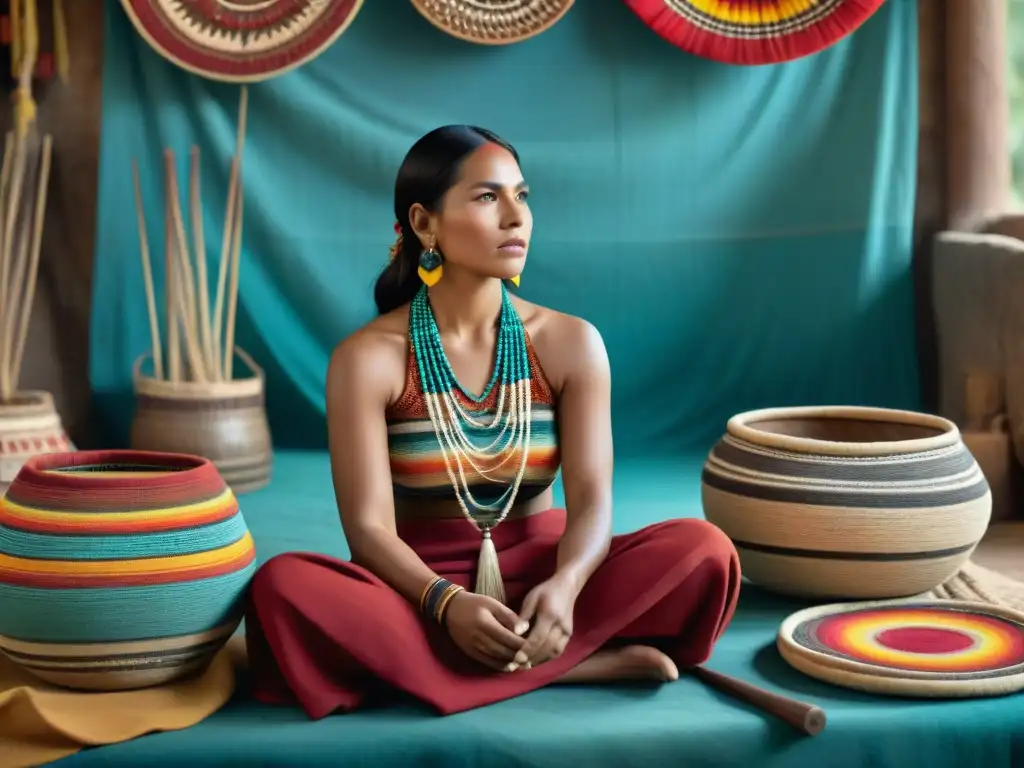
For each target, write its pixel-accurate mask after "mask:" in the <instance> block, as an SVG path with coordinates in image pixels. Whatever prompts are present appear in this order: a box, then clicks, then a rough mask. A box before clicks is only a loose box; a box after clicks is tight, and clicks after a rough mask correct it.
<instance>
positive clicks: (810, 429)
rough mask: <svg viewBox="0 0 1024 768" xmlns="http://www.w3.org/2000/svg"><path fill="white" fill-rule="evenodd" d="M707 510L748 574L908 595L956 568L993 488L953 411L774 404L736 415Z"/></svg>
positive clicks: (778, 583) (798, 588) (706, 492)
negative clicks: (948, 413)
mask: <svg viewBox="0 0 1024 768" xmlns="http://www.w3.org/2000/svg"><path fill="white" fill-rule="evenodd" d="M702 496H703V502H704V514H705V517H706V518H707V519H708V521H710V522H712V523H714V524H715V525H717V526H718V527H719V528H721V529H722V530H723V531H724V532H725V533H726V534H727V535H728V536H729V537H730V538H731V539H732V541H733V543H734V544H735V545H736V548H737V550H738V552H739V556H740V562H741V564H742V569H743V574H744V575H745V576H746V577H747V578H749V579H750V580H751V581H752V582H754V583H756V584H759V585H761V586H763V587H765V588H767V589H771V590H775V591H777V592H782V593H787V594H791V595H798V596H802V597H828V598H838V599H850V600H854V599H878V598H894V597H909V596H911V595H917V594H920V593H922V592H927V591H928V590H930V589H934V588H935V587H937V586H939V585H940V584H942V583H943V582H945V581H946V580H947V579H949V578H951V577H952V576H954V575H955V574H956V573H957V571H958V570H959V569H960V567H961V566H962V565H963V564H964V563H965V562H966V561H967V559H968V558H969V557H970V556H971V553H972V552H973V551H974V548H975V547H976V546H977V545H978V542H979V541H980V540H981V537H982V536H983V535H984V533H985V530H986V528H987V527H988V523H989V518H990V516H991V514H992V494H991V492H990V490H989V485H988V482H987V481H986V479H985V476H984V474H982V471H981V469H980V467H979V466H978V463H977V462H976V461H975V459H974V457H973V456H972V455H971V453H970V451H969V450H968V449H967V447H966V446H965V445H964V443H963V441H962V440H961V437H960V431H959V430H958V429H957V427H956V425H955V424H953V423H952V422H950V421H948V420H946V419H943V418H940V417H938V416H931V415H927V414H922V413H913V412H909V411H896V410H888V409H881V408H860V407H836V408H828V407H822V408H816V407H808V408H777V409H767V410H760V411H752V412H749V413H742V414H739V415H738V416H734V417H733V418H732V419H730V420H729V424H728V427H727V431H726V434H725V436H724V437H722V439H721V440H719V441H718V443H717V444H716V445H715V446H714V448H713V449H712V450H711V454H710V456H709V457H708V460H707V462H706V464H705V466H704V472H703V478H702Z"/></svg>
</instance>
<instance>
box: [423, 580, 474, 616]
mask: <svg viewBox="0 0 1024 768" xmlns="http://www.w3.org/2000/svg"><path fill="white" fill-rule="evenodd" d="M463 591H465V590H463V588H462V587H460V586H459V585H458V584H453V583H452V582H450V581H448V579H445V578H442V577H441V576H435V577H434V578H433V579H431V580H430V583H429V584H427V586H426V587H424V588H423V594H422V595H420V612H421V613H423V614H424V615H426V616H429V617H430V618H432V619H433V620H434V621H436V622H437V623H438V624H443V623H444V614H445V610H446V609H447V608H448V603H449V602H451V599H452V598H453V597H455V595H457V594H458V593H459V592H463Z"/></svg>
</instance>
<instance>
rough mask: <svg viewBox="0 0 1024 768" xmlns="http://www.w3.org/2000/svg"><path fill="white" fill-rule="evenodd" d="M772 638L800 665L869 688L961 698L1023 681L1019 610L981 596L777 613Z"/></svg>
mask: <svg viewBox="0 0 1024 768" xmlns="http://www.w3.org/2000/svg"><path fill="white" fill-rule="evenodd" d="M776 645H777V647H778V649H779V653H781V654H782V657H783V658H784V659H785V660H786V661H787V662H788V663H789V664H790V665H791V666H792V667H794V668H796V669H797V670H799V671H800V672H803V673H804V674H806V675H810V676H811V677H815V678H818V679H819V680H823V681H824V682H827V683H832V684H834V685H840V686H844V687H847V688H855V689H858V690H863V691H869V692H871V693H881V694H888V695H896V696H917V697H930V698H968V697H980V696H998V695H1003V694H1007V693H1014V692H1016V691H1020V690H1022V689H1024V614H1021V613H1019V612H1017V611H1013V610H1010V609H1007V608H1001V607H997V606H993V605H987V604H985V603H974V602H966V601H957V600H936V601H919V600H913V601H881V602H878V601H876V602H870V603H845V604H837V605H825V606H819V607H815V608H807V609H805V610H802V611H798V612H796V613H794V614H793V615H791V616H789V617H788V618H787V619H786V620H785V621H783V623H782V626H781V627H780V628H779V633H778V637H777V641H776Z"/></svg>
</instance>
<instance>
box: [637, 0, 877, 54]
mask: <svg viewBox="0 0 1024 768" xmlns="http://www.w3.org/2000/svg"><path fill="white" fill-rule="evenodd" d="M884 2H885V0H742V1H741V0H625V3H626V5H627V6H628V7H629V8H630V9H631V10H632V11H633V12H634V13H636V15H637V16H639V17H640V18H641V20H643V22H644V23H645V24H646V25H647V26H648V27H650V28H651V29H652V30H654V32H656V33H657V34H658V35H660V36H661V37H663V38H664V39H665V40H667V41H668V42H669V43H671V44H672V45H674V46H676V47H677V48H680V49H682V50H684V51H686V52H687V53H692V54H693V55H695V56H700V57H702V58H705V59H712V60H714V61H720V62H723V63H725V64H746V65H758V64H779V63H781V62H784V61H791V60H793V59H799V58H801V57H803V56H809V55H811V54H813V53H817V52H818V51H821V50H823V49H825V48H828V47H829V46H830V45H833V44H834V43H837V42H839V41H840V40H842V39H843V38H844V37H846V36H847V35H849V34H851V33H852V32H854V31H855V30H856V29H857V28H858V27H860V25H861V24H863V23H864V22H865V21H867V20H868V19H869V18H870V17H871V15H872V14H873V13H874V12H875V11H877V10H878V9H879V8H880V7H881V6H882V4H883V3H884Z"/></svg>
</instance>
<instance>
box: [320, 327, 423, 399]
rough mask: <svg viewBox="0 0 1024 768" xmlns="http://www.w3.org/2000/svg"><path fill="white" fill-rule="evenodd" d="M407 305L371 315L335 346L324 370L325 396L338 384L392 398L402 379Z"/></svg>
mask: <svg viewBox="0 0 1024 768" xmlns="http://www.w3.org/2000/svg"><path fill="white" fill-rule="evenodd" d="M408 323H409V312H408V308H407V307H402V308H399V309H396V310H395V311H393V312H389V313H387V314H385V315H381V316H379V317H376V318H374V319H373V320H371V321H370V322H368V323H367V324H366V325H364V326H362V327H361V328H359V329H358V330H356V331H354V332H353V333H352V334H350V335H349V336H347V337H345V338H344V339H343V340H342V341H341V342H339V343H338V345H337V346H336V347H335V348H334V351H333V352H332V353H331V360H330V364H329V366H328V370H327V390H328V397H330V393H331V391H332V390H336V389H337V388H338V387H343V388H345V389H350V388H353V387H357V388H359V389H360V390H364V389H366V388H370V389H371V390H372V391H374V392H376V393H378V394H381V395H385V396H387V399H389V400H390V399H392V398H393V396H394V390H395V389H396V388H400V387H401V386H402V385H403V384H404V382H405V367H406V363H407V358H408V354H409V348H408V332H407V329H408Z"/></svg>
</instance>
